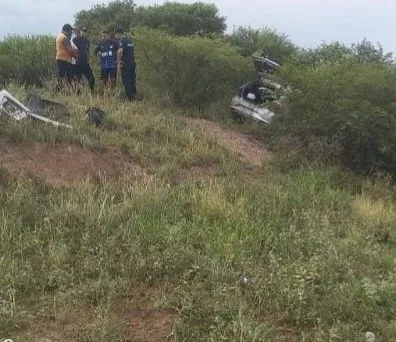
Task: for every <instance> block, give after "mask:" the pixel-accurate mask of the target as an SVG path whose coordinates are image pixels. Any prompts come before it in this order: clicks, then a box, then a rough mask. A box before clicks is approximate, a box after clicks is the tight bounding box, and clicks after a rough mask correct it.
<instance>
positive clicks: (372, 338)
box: [364, 332, 375, 342]
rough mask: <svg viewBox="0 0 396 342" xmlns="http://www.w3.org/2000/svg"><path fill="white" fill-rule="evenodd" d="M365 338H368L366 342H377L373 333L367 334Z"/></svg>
mask: <svg viewBox="0 0 396 342" xmlns="http://www.w3.org/2000/svg"><path fill="white" fill-rule="evenodd" d="M364 337H365V338H366V342H375V335H374V334H373V333H372V332H366V333H365V334H364Z"/></svg>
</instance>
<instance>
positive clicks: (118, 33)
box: [114, 27, 124, 40]
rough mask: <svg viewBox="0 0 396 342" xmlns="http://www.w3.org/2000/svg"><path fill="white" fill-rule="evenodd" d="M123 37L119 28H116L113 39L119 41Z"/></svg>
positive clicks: (122, 32)
mask: <svg viewBox="0 0 396 342" xmlns="http://www.w3.org/2000/svg"><path fill="white" fill-rule="evenodd" d="M123 35H124V30H123V29H122V28H121V27H117V28H116V29H115V30H114V38H115V39H117V40H120V39H121V38H122V37H123Z"/></svg>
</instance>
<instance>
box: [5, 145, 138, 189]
mask: <svg viewBox="0 0 396 342" xmlns="http://www.w3.org/2000/svg"><path fill="white" fill-rule="evenodd" d="M0 165H1V166H2V167H5V168H6V169H8V170H9V171H10V173H11V174H13V175H17V176H20V177H29V176H30V175H35V176H38V177H42V178H43V179H45V180H46V181H47V182H49V183H50V184H52V185H53V186H57V187H60V186H70V185H74V184H76V183H80V182H83V181H86V180H89V181H92V182H95V181H98V180H106V179H119V178H124V179H125V178H126V179H133V178H138V177H139V176H141V175H142V174H143V173H144V172H143V170H142V169H141V168H140V167H139V166H138V165H136V164H135V163H133V162H132V160H131V159H130V157H128V156H127V155H125V154H123V153H122V152H120V151H117V150H116V149H106V150H104V151H93V150H89V149H84V148H82V147H80V146H76V145H69V144H56V145H49V144H43V143H34V144H30V145H10V144H6V145H0Z"/></svg>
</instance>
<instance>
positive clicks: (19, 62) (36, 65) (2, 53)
mask: <svg viewBox="0 0 396 342" xmlns="http://www.w3.org/2000/svg"><path fill="white" fill-rule="evenodd" d="M54 61H55V38H54V37H51V36H29V37H18V36H14V37H8V38H6V39H5V40H4V41H2V42H0V84H2V85H4V84H6V83H8V82H10V81H12V82H14V83H15V82H16V83H23V84H27V85H40V84H41V83H42V82H43V81H44V80H45V79H47V78H49V77H51V76H52V75H53V74H54V67H55V64H54Z"/></svg>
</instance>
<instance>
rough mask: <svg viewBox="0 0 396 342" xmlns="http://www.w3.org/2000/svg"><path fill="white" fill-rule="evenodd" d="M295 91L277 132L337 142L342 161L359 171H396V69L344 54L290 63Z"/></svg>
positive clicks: (287, 71)
mask: <svg viewBox="0 0 396 342" xmlns="http://www.w3.org/2000/svg"><path fill="white" fill-rule="evenodd" d="M283 74H284V77H285V78H287V79H288V81H289V83H290V84H291V86H292V87H293V88H295V89H298V90H297V91H294V93H293V94H292V95H291V96H290V97H289V99H288V107H289V108H288V110H285V111H284V112H283V114H282V115H281V116H280V117H279V120H278V123H277V124H276V125H275V129H274V132H275V135H278V136H281V135H285V134H287V135H293V136H296V137H298V138H299V139H300V140H301V141H303V142H304V141H308V139H311V138H312V137H315V138H318V139H321V140H323V141H325V142H326V143H328V144H336V145H337V146H339V147H340V155H339V157H340V159H341V161H342V162H343V163H344V164H346V165H348V166H351V167H353V168H356V169H360V170H363V169H364V170H373V169H379V168H380V169H385V170H388V171H396V152H395V151H396V149H395V148H396V135H395V133H394V132H395V130H396V116H395V114H396V73H395V70H394V68H393V67H392V66H391V65H389V64H386V63H377V62H364V63H363V62H361V61H360V60H359V59H357V58H353V57H351V56H344V57H340V58H338V60H336V61H331V62H321V63H318V64H317V65H316V66H301V65H297V66H296V65H289V66H288V67H285V68H284V70H283Z"/></svg>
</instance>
